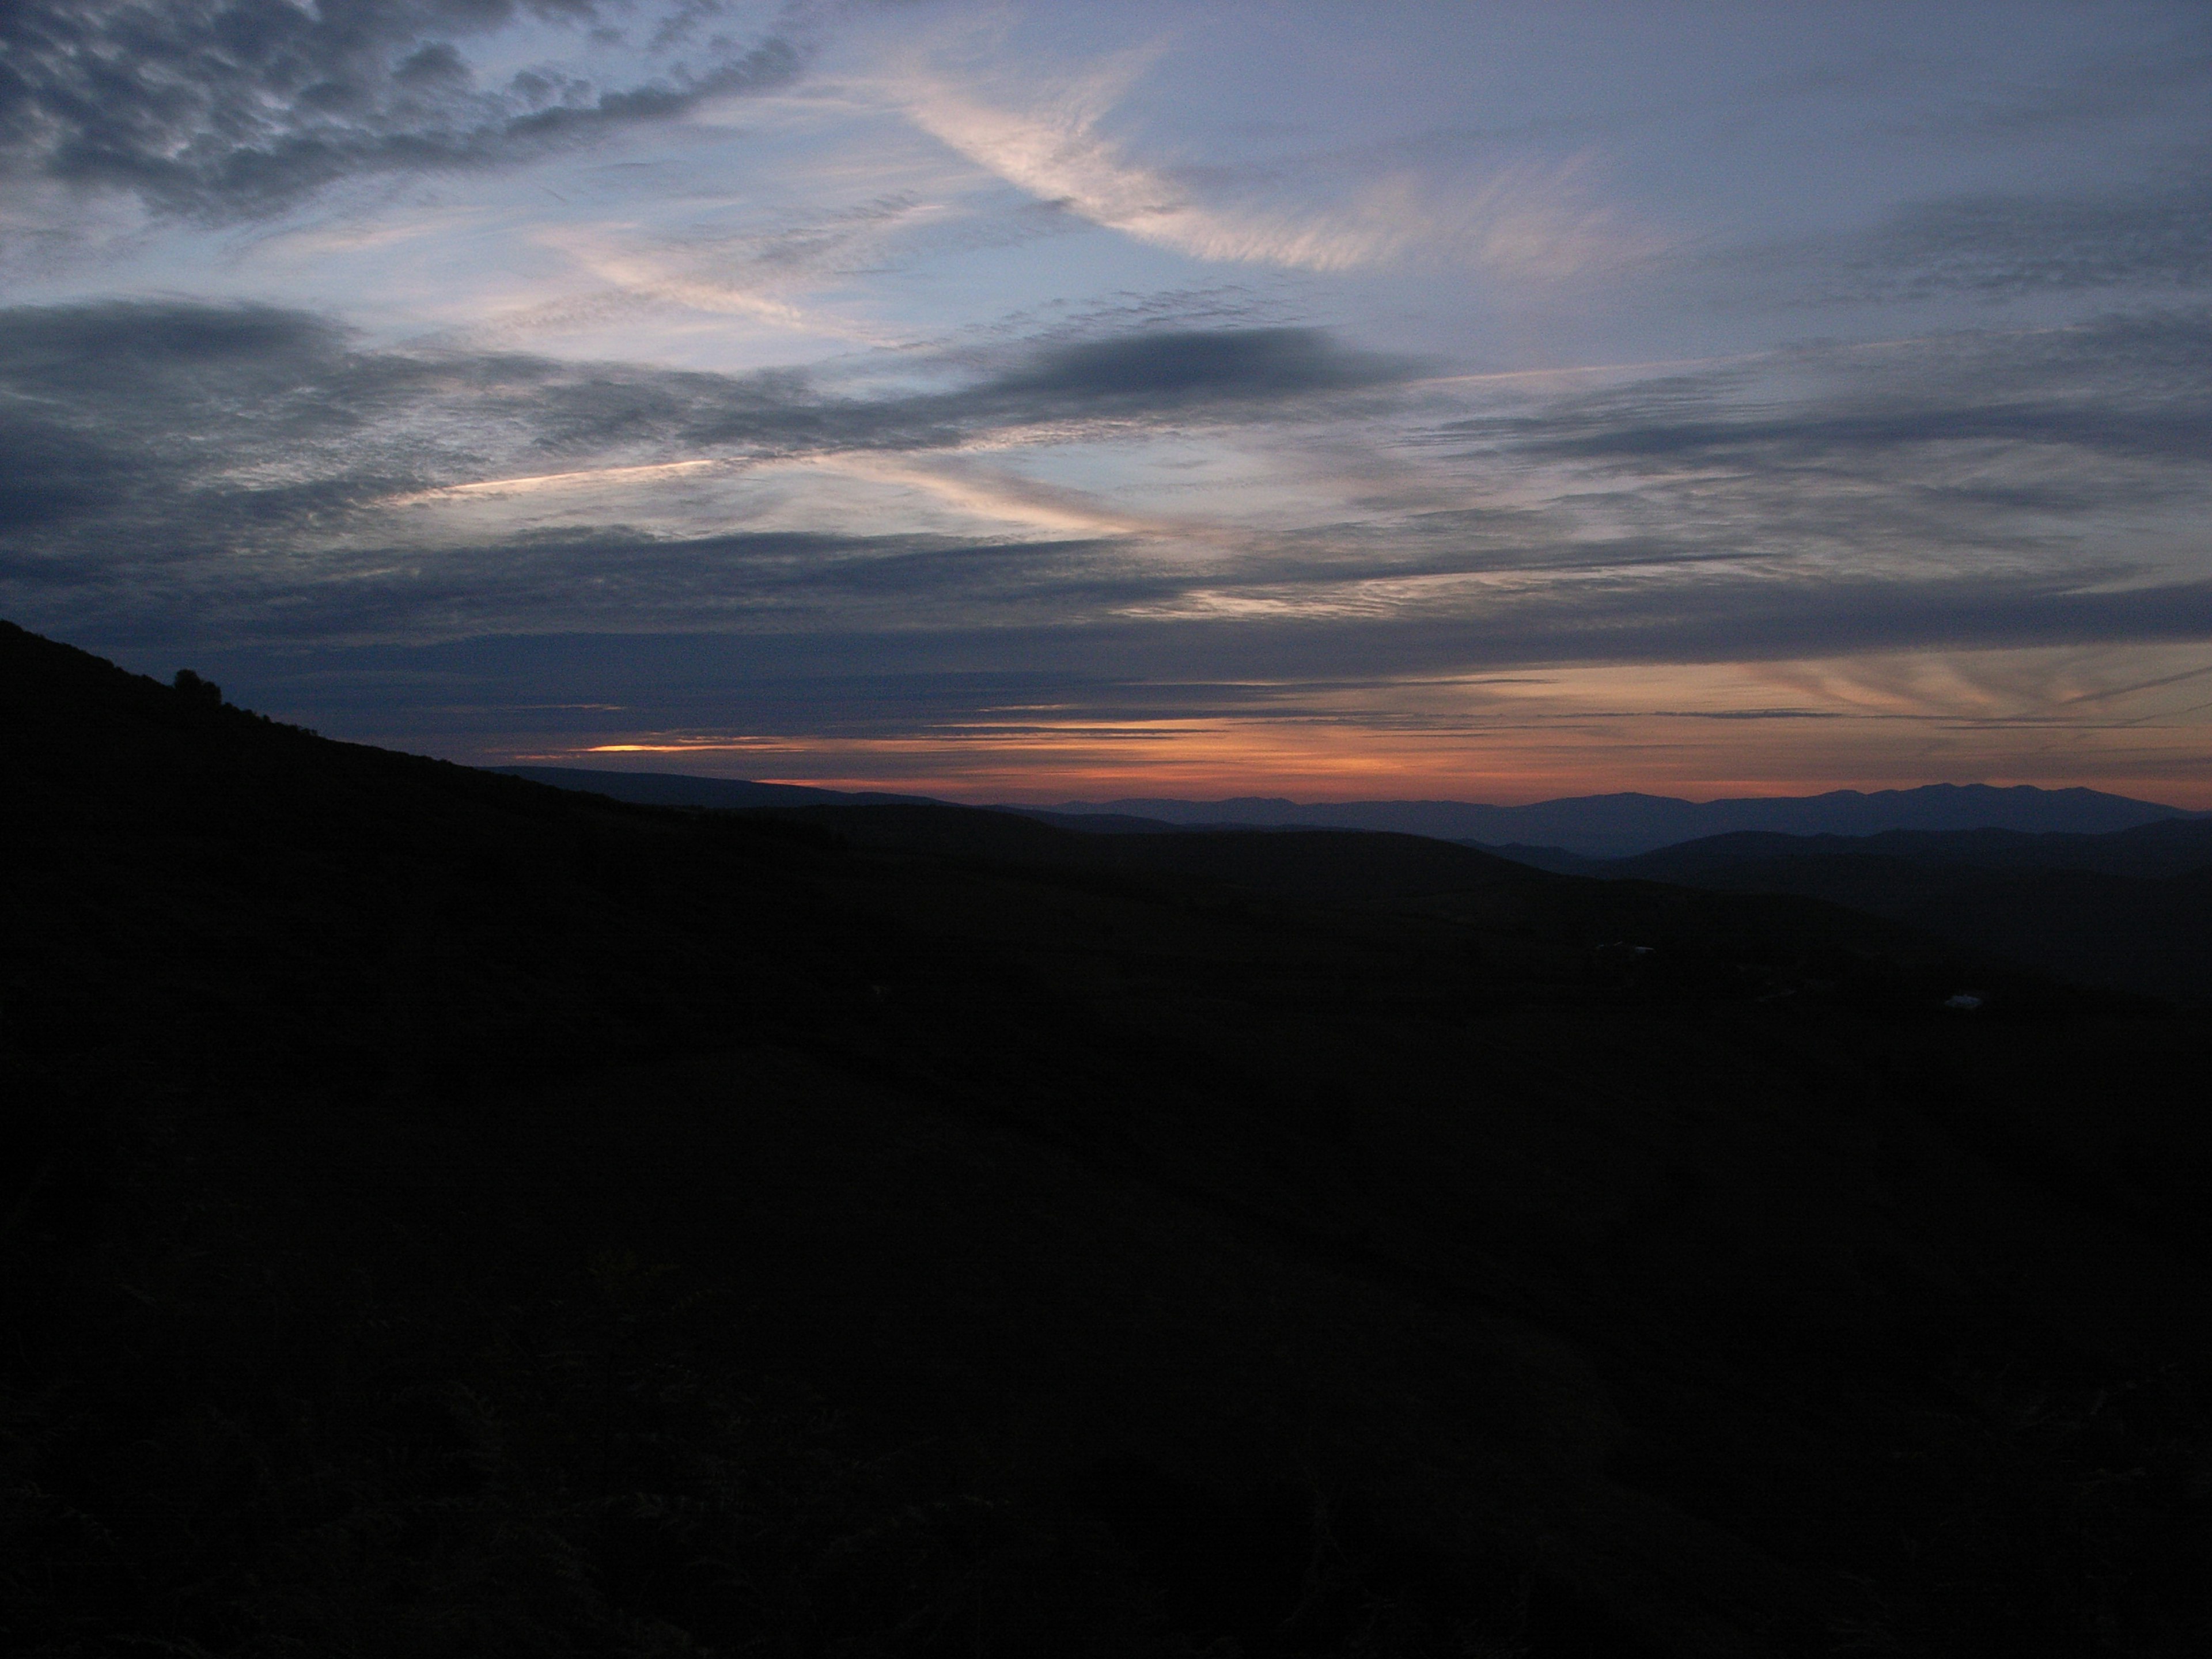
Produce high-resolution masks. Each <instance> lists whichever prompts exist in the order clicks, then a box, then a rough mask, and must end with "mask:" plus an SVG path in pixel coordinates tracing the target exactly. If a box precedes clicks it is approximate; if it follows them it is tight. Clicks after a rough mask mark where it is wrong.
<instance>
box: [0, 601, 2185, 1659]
mask: <svg viewBox="0 0 2212 1659" xmlns="http://www.w3.org/2000/svg"><path fill="white" fill-rule="evenodd" d="M0 731H4V732H6V733H7V738H8V743H9V755H8V770H9V778H10V781H11V784H12V785H13V786H14V788H15V793H14V796H13V798H12V799H11V802H10V810H9V813H8V814H7V815H6V817H5V819H4V821H0V830H4V834H5V836H6V837H7V842H6V853H7V857H8V868H9V872H10V875H11V879H10V882H9V909H8V911H7V913H6V933H5V935H4V939H0V945H4V955H0V1018H4V1024H0V1031H4V1034H5V1040H6V1042H7V1044H8V1049H7V1064H8V1067H9V1082H10V1096H11V1104H12V1105H13V1106H14V1108H15V1113H14V1115H13V1117H12V1118H11V1120H10V1121H9V1146H8V1152H9V1156H8V1157H6V1158H0V1228H4V1232H0V1297H4V1303H3V1304H0V1329H4V1330H5V1332H6V1334H7V1338H8V1340H6V1341H5V1342H0V1406H4V1410H5V1415H4V1418H0V1492H4V1493H5V1498H4V1499H0V1650H5V1651H8V1652H10V1653H25V1654H40V1655H62V1656H76V1655H84V1656H93V1655H100V1656H105V1655H120V1654H125V1653H144V1652H149V1651H155V1652H171V1653H201V1654H225V1655H240V1656H244V1655H264V1654H271V1655H273V1654H276V1653H280V1652H307V1653H340V1652H352V1653H363V1654H386V1653H392V1654H398V1653H404V1654H409V1655H432V1656H438V1655H453V1656H461V1655H469V1656H476V1655H483V1654H502V1655H522V1656H535V1655H541V1654H542V1655H556V1654H557V1655H568V1654H587V1653H588V1654H603V1655H628V1654H635V1655H648V1654H651V1655H659V1654H668V1655H674V1654H679V1653H694V1654H696V1653H702V1652H718V1653H737V1652H741V1651H746V1652H750V1651H758V1652H765V1653H774V1654H778V1655H794V1656H797V1655H808V1656H811V1655H825V1656H826V1655H831V1654H836V1655H901V1656H905V1655H940V1654H941V1655H947V1656H950V1655H952V1654H955V1653H957V1654H960V1655H963V1656H975V1655H1024V1656H1026V1655H1032V1654H1038V1653H1053V1654H1062V1653H1065V1654H1084V1653H1089V1654H1094V1655H1125V1654H1126V1655H1139V1654H1142V1655H1158V1656H1163V1659H1165V1656H1172V1655H1183V1656H1188V1655H1191V1654H1194V1653H1200V1652H1206V1651H1209V1650H1210V1651H1212V1652H1215V1653H1219V1654H1227V1653H1231V1652H1241V1653H1243V1654H1247V1655H1253V1656H1259V1655H1280V1656H1291V1655H1324V1654H1326V1655H1352V1654H1367V1655H1406V1656H1413V1655H1466V1654H1469V1653H1477V1654H1480V1653H1490V1654H1523V1655H1531V1656H1584V1655H1607V1656H1613V1655H1620V1656H1630V1659H1633V1656H1638V1655H1679V1656H1707V1655H1741V1656H1746V1659H1750V1656H1759V1659H1765V1656H1775V1655H1799V1654H1804V1655H1814V1654H1830V1653H1836V1652H1848V1651H1888V1652H1893V1653H1903V1654H1914V1655H1930V1656H1933V1655H1944V1656H1949V1655H1956V1654H1961V1653H1970V1652H1999V1651H2001V1652H2004V1653H2007V1654H2008V1655H2020V1656H2039V1655H2061V1654H2063V1655H2069V1656H2072V1655H2079V1654H2085V1653H2092V1654H2093V1653H2102V1654H2114V1655H2181V1654H2194V1653H2196V1652H2198V1651H2201V1650H2203V1646H2204V1644H2205V1640H2206V1638H2207V1636H2208V1635H2212V1619H2208V1609H2207V1607H2206V1605H2205V1601H2204V1589H2203V1574H2202V1571H2201V1568H2202V1565H2203V1560H2204V1559H2205V1557H2206V1553H2207V1551H2208V1548H2212V1526H2208V1517H2207V1515H2206V1504H2207V1494H2208V1492H2212V1480H2208V1478H2207V1476H2208V1469H2207V1466H2206V1463H2205V1456H2206V1453H2205V1447H2206V1446H2207V1445H2208V1443H2212V1437H2208V1425H2207V1420H2206V1412H2205V1400H2206V1396H2205V1393H2204V1390H2205V1387H2206V1383H2207V1379H2208V1376H2212V1352H2208V1346H2212V1339H2208V1336H2207V1332H2208V1331H2212V1321H2208V1320H2207V1317H2206V1315H2207V1312H2208V1308H2207V1305H2206V1289H2207V1282H2206V1272H2207V1264H2208V1254H2212V1209H2208V1205H2207V1200H2206V1196H2205V1195H2206V1194H2207V1193H2208V1192H2212V1136H2208V1134H2207V1132H2206V1128H2205V1126H2204V1122H2203V1109H2202V1107H2201V1104H2200V1103H2199V1097H2200V1095H2201V1089H2200V1088H2197V1087H2194V1086H2191V1085H2193V1084H2195V1083H2197V1082H2201V1073H2202V1068H2203V1060H2204V1059H2205V1056H2206V1047H2207V1045H2206V1041H2205V1037H2206V1033H2205V1029H2204V1026H2203V1023H2202V1022H2201V1021H2199V1020H2197V1019H2196V1018H2191V1017H2186V1016H2182V1015H2178V1014H2175V1013H2173V1012H2171V1011H2165V1010H2160V1009H2158V1008H2154V1007H2147V1006H2138V1005H2135V1004H2130V1003H2128V1002H2125V1001H2123V1000H2117V999H2112V998H2100V997H2096V996H2093V995H2089V994H2081V993H2075V992H2072V991H2069V990H2067V989H2066V988H2065V987H2063V986H2057V985H2051V984H2045V983H2042V982H2039V981H2035V980H2033V978H2031V977H2025V976H2020V975H2006V974H2004V973H2003V972H2002V970H1999V969H1993V968H1990V967H1989V966H1988V965H1987V964H1986V963H1982V964H1975V963H1967V962H1966V961H1964V960H1962V959H1957V958H1954V957H1947V956H1946V955H1945V954H1944V952H1945V949H1946V947H1942V946H1937V945H1925V944H1923V943H1920V942H1918V941H1917V936H1913V935H1908V934H1907V933H1905V932H1904V931H1903V930H1901V929H1899V928H1897V927H1892V926H1889V925H1887V924H1883V923H1880V922H1876V921H1871V920H1869V919H1864V918H1856V917H1850V916H1848V915H1844V913H1841V912H1838V911H1835V910H1833V909H1832V908H1828V907H1825V906H1821V905H1819V904H1817V903H1814V902H1810V901H1804V900H1799V899H1796V898H1790V897H1787V896H1784V897H1779V898H1761V897H1747V896H1738V895H1731V894H1702V893H1697V892H1692V891H1689V890H1684V889H1681V888H1677V887H1670V886H1666V885H1662V884H1655V883H1612V884H1607V883H1598V882H1583V881H1576V880H1571V879H1568V878H1552V877H1546V876H1543V875H1541V874H1539V873H1536V872H1527V871H1516V870H1514V869H1513V868H1512V866H1504V867H1503V868H1500V867H1499V866H1498V865H1497V864H1496V863H1495V862H1494V861H1492V860H1483V859H1480V858H1479V857H1476V856H1474V855H1472V854H1467V855H1463V856H1462V854H1458V853H1455V852H1453V851H1452V850H1451V849H1446V850H1445V852H1444V853H1442V854H1439V853H1436V852H1432V851H1430V850H1428V849H1426V848H1406V847H1401V846H1398V845H1396V844H1395V843H1388V842H1370V841H1369V839H1368V838H1365V837H1356V836H1355V837H1341V838H1340V837H1334V836H1316V837H1311V838H1307V837H1290V838H1276V837H1267V836H1261V837H1253V838H1251V839H1250V841H1249V842H1246V843H1243V845H1242V847H1241V852H1240V845H1239V842H1238V841H1237V840H1229V839H1219V838H1204V837H1192V838H1188V839H1187V842H1186V838H1181V837H1176V838H1164V837H1152V836H1096V837H1088V838H1085V837H1074V836H1066V837H1063V836H1061V835H1060V832H1057V831H1054V830H1052V829H1049V828H1048V827H1047V826H1042V825H1029V826H1025V827H1024V828H1023V829H1014V830H1007V829H1005V828H1004V826H1002V825H1000V824H997V823H989V824H982V825H980V827H979V824H978V822H977V821H976V820H957V821H956V820H953V819H939V820H935V821H934V823H935V826H936V827H934V828H931V829H929V830H928V833H929V834H930V835H937V836H942V837H944V840H943V842H942V843H941V844H940V845H939V847H938V848H936V849H935V850H932V849H931V848H930V847H928V846H927V845H925V844H923V843H924V840H925V837H923V836H921V835H919V834H917V833H915V831H914V830H913V829H912V823H930V822H932V821H931V820H929V819H927V817H924V818H919V819H915V820H912V821H911V822H910V823H909V825H908V828H907V829H897V830H896V832H890V831H887V832H885V833H884V834H883V835H882V836H879V837H878V836H877V835H876V833H875V831H874V830H872V829H870V828H869V827H868V826H869V825H870V824H871V823H873V824H876V825H878V826H880V825H884V824H896V823H898V822H899V821H898V820H897V819H896V818H891V817H884V816H883V814H884V811H886V810H887V809H880V808H871V807H860V808H823V809H808V810H807V811H804V812H799V813H791V812H785V811H775V812H765V813H762V812H735V813H723V812H702V811H679V810H669V809H658V808H653V807H647V806H639V805H625V804H621V803H617V802H613V801H610V800H606V799H599V798H595V797H592V796H591V795H587V794H583V793H575V792H563V791H558V790H554V789H550V788H545V787H538V786H535V785H533V784H531V783H529V782H526V781H521V780H518V779H513V778H506V777H498V776H493V775H484V774H480V773H472V772H469V771H465V770H464V769H459V768H456V767H451V766H447V765H443V764H441V763H435V762H431V761H425V760H420V759H416V758H412V757H404V756H397V755H392V754H387V753H383V752H380V751H378V750H368V749H362V748H357V747H351V746H348V745H344V744H333V743H329V742H325V741H323V740H320V739H318V738H313V737H312V736H310V735H308V734H307V733H305V732H296V731H293V730H289V729H288V728H284V727H282V726H274V725H271V724H270V723H269V722H266V721H264V720H260V719H258V717H256V716H253V715H251V714H246V713H243V712H241V711H239V710H236V709H231V708H222V707H221V706H219V705H218V704H216V702H214V701H213V700H212V699H211V698H209V697H204V696H198V695H194V694H188V693H180V692H179V691H176V690H171V689H169V688H167V687H163V686H161V685H158V684H154V683H152V682H150V681H146V680H143V679H138V678H133V677H131V676H128V675H125V674H123V673H121V672H120V671H117V670H115V669H113V668H112V666H110V665H106V664H105V663H102V662H100V661H99V660H97V659H93V658H90V657H88V656H86V655H84V654H83V653H77V652H74V651H70V650H69V649H68V648H66V647H60V646H57V645H54V644H52V643H51V642H48V641H41V640H39V639H36V638H35V637H33V636H31V635H25V634H23V633H21V632H20V631H19V630H15V629H0ZM896 810H898V811H903V810H904V809H896ZM838 814H843V815H844V816H843V817H842V818H841V817H839V816H837V815H838ZM869 815H875V816H873V817H870V816H869ZM982 816H984V815H978V819H980V818H981V817H982ZM961 824H964V825H965V827H964V828H963V827H959V826H960V825H961ZM947 826H951V827H947ZM1030 830H1035V831H1036V832H1038V834H1040V835H1042V836H1044V837H1046V839H1045V840H1042V841H1039V840H1036V839H1034V838H1031V839H1027V840H1021V841H1018V842H1017V841H1009V842H1006V843H1005V844H1004V845H1003V846H1001V845H998V844H996V843H994V842H991V840H990V838H991V837H993V836H1028V835H1029V832H1030ZM1153 841H1158V842H1160V843H1161V845H1163V846H1166V845H1168V844H1169V842H1170V841H1174V842H1185V843H1186V844H1185V845H1184V846H1183V847H1182V848H1179V849H1178V850H1176V851H1175V852H1174V853H1173V854H1172V855H1171V856H1170V855H1169V854H1162V855H1161V856H1163V857H1170V862H1171V863H1172V861H1173V860H1185V859H1188V860H1195V862H1194V863H1191V864H1188V865H1187V866H1185V865H1175V866H1174V867H1161V866H1147V865H1146V864H1144V863H1143V862H1142V861H1141V860H1138V861H1135V862H1132V861H1128V860H1135V859H1136V858H1137V855H1136V854H1127V853H1115V854H1097V852H1096V848H1098V847H1101V846H1104V845H1106V844H1109V843H1111V844H1113V845H1115V846H1117V847H1126V846H1129V845H1132V844H1142V843H1146V842H1153ZM1071 843H1073V846H1071ZM1086 845H1087V846H1088V847H1089V848H1091V850H1090V851H1085V846H1086ZM1222 848H1228V849H1230V851H1229V852H1227V853H1225V852H1223V851H1222V850H1220V849H1222ZM1267 848H1279V849H1281V850H1279V851H1277V852H1269V851H1267ZM1377 848H1379V850H1377ZM1191 849H1196V850H1191ZM1267 858H1275V859H1278V860H1279V862H1278V863H1276V864H1274V865H1273V866H1268V865H1266V864H1265V863H1264V862H1259V861H1255V860H1265V859H1267ZM1370 858H1373V859H1376V860H1379V862H1377V863H1375V864H1372V865H1368V866H1362V865H1361V864H1360V863H1359V861H1360V860H1368V859H1370ZM1363 870H1364V873H1362V871H1363ZM1613 928H1618V929H1620V930H1621V931H1620V932H1619V933H1609V932H1608V931H1607V930H1608V929H1613ZM1966 973H1972V974H1974V975H1978V977H1977V978H1975V979H1973V980H1972V981H1970V983H1971V984H1972V986H1973V987H1976V988H1979V989H1981V990H1984V991H1985V992H1987V993H1988V996H1989V1000H1988V1001H1987V1002H1986V1004H1985V1006H1984V1007H1983V1008H1982V1009H1980V1010H1979V1011H1978V1012H1974V1013H1972V1014H1966V1013H1960V1012H1954V1011H1951V1010H1947V1009H1946V1008H1944V1007H1943V1006H1942V1001H1943V1000H1944V999H1945V998H1946V997H1947V996H1948V994H1950V993H1952V992H1954V991H1956V990H1959V989H1961V988H1966V986H1967V984H1968V983H1969V981H1961V979H1960V975H1962V974H1966Z"/></svg>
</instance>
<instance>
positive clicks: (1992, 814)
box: [501, 766, 2212, 872]
mask: <svg viewBox="0 0 2212 1659" xmlns="http://www.w3.org/2000/svg"><path fill="white" fill-rule="evenodd" d="M501 770H502V771H505V772H507V773H508V774H510V775H513V776H515V777H522V778H530V779H532V780H534V781H538V782H539V783H550V784H553V785H556V786H557V787H562V788H568V789H589V790H592V791H594V792H595V793H599V794H604V795H611V796H612V797H613V798H614V799H617V800H627V801H636V802H640V803H641V804H644V805H653V806H710V807H747V806H806V805H836V804H844V805H860V804H878V805H880V804H888V803H893V802H902V803H915V802H920V801H923V800H926V799H928V798H927V797H926V796H921V795H898V794H883V793H866V792H860V793H855V792H852V791H846V790H837V789H814V788H809V787H805V786H803V785H799V784H785V783H752V782H747V781H741V780H738V779H731V778H701V777H691V776H687V775H682V774H679V773H669V772H614V771H598V770H589V769H584V768H581V767H554V766H510V767H504V768H501ZM999 810H1000V811H1008V812H1018V813H1020V814H1022V815H1023V816H1024V817H1033V818H1040V819H1042V820H1044V821H1045V822H1047V823H1057V824H1060V825H1061V826H1063V827H1065V828H1068V829H1086V830H1090V831H1092V832H1094V833H1097V832H1101V831H1105V832H1111V831H1115V830H1121V831H1136V832H1143V831H1147V830H1151V831H1157V830H1159V829H1164V828H1169V827H1174V828H1177V829H1188V828H1192V827H1213V826H1221V827H1227V826H1236V827H1239V828H1255V827H1257V828H1282V829H1288V828H1297V829H1387V830H1395V831H1396V832H1398V833H1399V834H1401V835H1413V836H1431V837H1432V838H1434V839H1436V840H1438V841H1456V842H1469V843H1472V844H1474V845H1476V846H1480V847H1483V848H1487V849H1489V850H1491V851H1493V852H1499V853H1503V854H1506V855H1507V856H1509V857H1515V858H1519V859H1521V860H1522V861H1523V862H1527V863H1531V864H1535V865H1538V866H1541V867H1544V868H1547V869H1555V870H1563V871H1576V872H1579V871H1581V870H1582V869H1583V861H1584V860H1604V859H1625V858H1633V857H1635V856H1637V855H1638V854H1643V853H1650V852H1654V851H1656V850H1657V849H1658V848H1662V847H1671V846H1674V845H1676V844H1678V843H1680V842H1689V841H1697V840H1701V839H1704V838H1705V837H1708V836H1725V835H1735V834H1742V833H1747V832H1753V831H1757V832H1764V833H1767V834H1772V835H1784V836H1875V835H1881V834H1883V833H1885V832H1887V831H1892V830H1966V829H2009V830H2015V831H2018V832H2021V833H2023V834H2028V835H2052V834H2068V835H2087V836H2095V835H2105V834H2109V833H2110V832H2112V831H2113V830H2116V829H2135V828H2136V827H2137V826H2139V825H2142V824H2147V823H2156V822H2159V821H2160V820H2162V819H2174V818H2199V817H2212V814H2207V813H2202V812H2190V811H2185V810H2184V809H2182V808H2180V807H2178V806H2166V805H2160V804H2159V803H2157V802H2155V801H2145V800H2133V799H2129V798H2128V797H2127V796H2124V795H2109V794H2106V793H2103V792H2101V791H2100V790H2095V789H2038V788H2036V787H2033V785H2029V784H2019V785H2015V786H2014V787H2010V788H1998V787H1993V786H1991V785H1989V784H1984V783H1968V784H1954V783H1931V784H1927V785H1924V786H1923V787H1920V788H1917V789H1881V790H1876V791H1875V792H1874V793H1870V794H1869V793H1862V792H1860V791H1859V790H1857V789H1835V790H1831V791H1829V792H1828V793H1826V794H1822V795H1784V796H1745V797H1741V798H1737V799H1728V800H1710V801H1688V800H1678V799H1674V798H1673V797H1672V796H1668V795H1643V794H1636V793H1620V794H1612V795H1578V796H1573V797H1570V798H1568V799H1561V800H1547V801H1538V802H1536V803H1535V804H1534V805H1528V806H1486V805H1480V803H1477V802H1473V801H1457V800H1370V801H1322V802H1314V803H1310V804H1305V805H1301V804H1299V803H1298V802H1296V801H1291V800H1285V799H1279V798H1276V797H1273V796H1257V795H1248V796H1239V797H1236V798H1233V799H1227V800H1179V799H1154V798H1142V799H1122V800H1110V801H1066V802H1063V803H1061V804H1060V805H1055V806H1049V807H1039V806H1023V805H1006V806H1002V807H1000V809H999ZM1560 854H1565V855H1566V856H1565V857H1562V856H1560Z"/></svg>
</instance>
